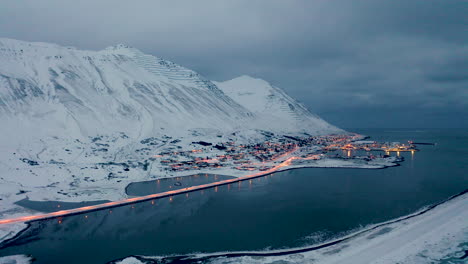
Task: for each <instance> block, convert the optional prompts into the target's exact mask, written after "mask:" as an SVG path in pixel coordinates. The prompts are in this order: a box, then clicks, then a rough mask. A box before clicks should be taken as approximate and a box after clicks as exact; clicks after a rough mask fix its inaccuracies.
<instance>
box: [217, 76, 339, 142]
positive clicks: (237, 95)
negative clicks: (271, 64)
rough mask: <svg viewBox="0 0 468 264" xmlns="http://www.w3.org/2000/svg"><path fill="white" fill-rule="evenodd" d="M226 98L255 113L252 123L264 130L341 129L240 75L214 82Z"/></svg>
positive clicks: (275, 89) (315, 131)
mask: <svg viewBox="0 0 468 264" xmlns="http://www.w3.org/2000/svg"><path fill="white" fill-rule="evenodd" d="M215 84H216V85H217V86H218V87H219V88H221V90H223V91H224V93H226V94H227V95H228V96H229V97H231V98H232V99H234V100H235V101H236V102H238V103H239V104H240V105H242V106H244V107H245V108H247V109H248V110H249V111H251V112H252V113H253V114H254V115H255V116H256V125H257V126H258V127H262V128H264V129H266V130H272V131H284V132H290V133H294V132H305V133H311V134H327V133H337V132H343V131H342V130H340V129H338V128H336V127H335V126H332V125H330V124H329V123H327V122H326V121H324V120H323V119H321V118H320V117H318V116H317V115H314V114H312V113H310V112H309V110H307V108H306V107H305V106H303V105H302V104H300V103H298V102H297V101H296V100H294V99H293V98H291V97H290V96H288V95H287V94H286V93H285V92H284V91H282V90H281V89H280V88H278V87H275V86H272V85H271V84H269V83H268V82H266V81H264V80H261V79H256V78H252V77H250V76H246V75H244V76H241V77H238V78H235V79H232V80H229V81H225V82H215Z"/></svg>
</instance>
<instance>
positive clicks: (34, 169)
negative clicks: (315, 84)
mask: <svg viewBox="0 0 468 264" xmlns="http://www.w3.org/2000/svg"><path fill="white" fill-rule="evenodd" d="M0 124H1V128H0V149H1V151H0V200H1V201H2V202H1V203H0V215H3V214H8V215H15V214H20V215H24V214H25V211H24V210H25V209H24V208H21V207H19V206H18V205H15V204H14V203H15V202H17V201H19V200H21V199H25V198H28V199H31V200H39V201H41V200H56V201H92V200H102V199H108V200H118V199H122V198H124V197H125V196H126V195H125V186H127V185H128V184H129V183H131V182H135V181H142V180H148V179H153V178H159V177H174V176H181V175H190V174H195V173H199V172H205V173H211V172H216V173H220V174H227V175H235V176H241V175H245V174H247V173H248V172H247V170H249V171H250V170H254V169H255V170H256V171H257V172H258V171H260V170H266V169H268V168H266V167H265V166H266V165H265V164H263V163H259V164H260V165H259V166H257V167H255V168H248V167H242V166H240V163H239V162H240V161H239V159H241V158H242V159H244V160H245V162H253V161H254V160H253V159H254V157H253V156H252V155H257V154H258V152H259V150H258V149H255V151H253V150H251V151H250V152H246V153H237V154H236V156H235V159H236V160H234V159H232V158H231V157H230V159H227V158H226V157H225V156H226V155H229V156H232V155H233V154H234V153H232V152H233V151H234V149H237V150H238V151H241V150H245V149H246V146H255V145H257V148H258V146H259V144H264V143H265V144H268V145H264V149H265V151H267V152H268V153H266V152H265V153H263V154H258V155H270V156H271V157H270V156H268V157H267V156H261V157H260V156H259V157H257V158H259V159H262V160H263V159H267V158H279V159H284V158H286V157H287V155H289V153H291V151H294V150H295V149H294V144H293V143H292V142H290V141H291V140H294V139H291V138H289V139H285V138H284V135H286V134H289V135H290V136H291V135H293V134H297V135H299V136H303V137H304V138H308V137H310V136H311V135H324V134H333V133H341V132H343V131H341V130H339V129H337V128H335V127H333V126H331V125H329V124H328V123H326V122H325V121H323V120H321V119H320V118H318V117H316V116H314V115H312V114H311V113H309V112H308V111H307V109H305V108H304V107H303V106H301V105H300V104H298V103H297V102H296V101H294V100H293V99H292V98H290V97H289V96H287V95H286V94H285V93H284V92H282V91H281V90H280V89H278V88H276V87H272V86H270V85H269V84H268V83H266V82H265V81H262V80H258V79H253V78H250V77H240V78H237V79H234V80H231V81H227V82H224V83H218V84H216V83H214V82H211V81H209V80H207V79H205V78H203V77H202V76H200V75H199V74H197V73H196V72H194V71H192V70H189V69H186V68H184V67H182V66H179V65H177V64H175V63H172V62H170V61H166V60H163V59H161V58H158V57H155V56H152V55H147V54H144V53H143V52H141V51H139V50H137V49H134V48H130V47H127V46H124V45H117V46H113V47H109V48H106V49H104V50H101V51H86V50H78V49H76V48H71V47H61V46H58V45H54V44H48V43H29V42H23V41H17V40H12V39H1V38H0ZM310 140H311V141H310V142H312V141H313V139H310ZM272 146H274V147H272ZM315 149H316V148H315V147H313V146H312V147H309V148H306V150H310V151H312V150H315ZM252 153H253V154H252ZM304 153H305V152H304ZM280 154H283V155H280ZM304 155H305V154H304ZM207 156H211V157H212V158H213V160H218V158H219V157H221V159H222V160H225V161H223V162H224V163H223V164H208V165H209V166H208V165H207V164H204V165H203V166H204V167H203V168H202V167H199V166H197V164H195V163H196V162H200V161H201V160H206V159H207ZM218 156H219V157H218ZM176 159H178V160H176ZM190 159H193V160H195V161H191V160H190ZM251 159H252V160H251ZM179 161H180V162H185V163H184V164H185V165H187V164H186V163H187V162H188V163H190V162H191V165H190V166H185V165H184V166H185V167H184V166H181V165H177V162H179ZM218 162H220V161H219V160H218ZM274 162H275V161H274V160H272V161H271V164H270V165H271V166H273V165H274ZM246 164H247V163H246ZM249 164H250V163H248V164H247V165H246V166H249ZM186 169H187V170H186Z"/></svg>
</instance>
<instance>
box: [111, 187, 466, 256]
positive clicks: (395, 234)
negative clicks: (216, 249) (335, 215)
mask: <svg viewBox="0 0 468 264" xmlns="http://www.w3.org/2000/svg"><path fill="white" fill-rule="evenodd" d="M467 205H468V193H465V194H463V195H461V196H458V197H456V198H454V199H452V200H450V201H448V202H445V203H442V204H439V205H438V206H436V207H435V208H433V209H430V210H428V211H426V212H424V210H423V211H421V212H416V213H414V214H412V215H409V216H405V217H401V218H398V219H395V220H391V221H388V222H386V223H382V224H378V225H373V226H369V227H367V228H364V229H363V230H360V231H358V232H357V233H353V234H349V235H348V236H346V237H345V238H346V239H345V240H343V241H341V242H339V243H336V244H334V245H330V246H326V247H323V248H320V249H314V250H310V251H305V252H301V253H289V254H288V253H287V252H288V251H293V250H296V249H285V250H284V252H283V251H281V250H279V251H271V252H246V254H248V253H262V254H264V255H267V256H254V257H249V256H244V257H231V258H227V257H226V256H223V255H225V254H229V253H236V252H226V253H215V254H212V255H210V254H197V255H192V256H186V257H182V259H189V260H191V261H192V262H193V263H213V264H217V263H219V264H221V263H223V264H229V263H246V264H250V263H257V264H267V263H270V264H271V263H290V264H293V263H294V264H299V263H301V264H302V263H321V264H338V263H350V264H355V263H359V264H370V263H373V264H394V263H405V264H409V263H411V264H426V263H466V257H465V258H464V259H462V258H463V257H464V255H465V254H466V253H465V251H466V250H468V245H467V244H466V238H467V237H468V226H467V223H466V219H468V210H466V207H467ZM420 213H422V214H420ZM341 239H342V238H341ZM317 246H319V245H317ZM274 253H282V254H281V255H280V256H268V255H269V254H274ZM283 253H284V254H283ZM171 259H177V257H140V256H137V257H128V258H125V259H123V260H118V261H115V262H112V263H115V264H140V263H171V261H170V260H171ZM192 262H188V261H187V262H184V263H192ZM174 263H176V262H174Z"/></svg>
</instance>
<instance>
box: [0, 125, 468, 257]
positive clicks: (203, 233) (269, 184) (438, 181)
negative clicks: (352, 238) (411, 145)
mask: <svg viewBox="0 0 468 264" xmlns="http://www.w3.org/2000/svg"><path fill="white" fill-rule="evenodd" d="M355 132H358V133H362V134H366V135H369V136H371V139H372V140H383V141H401V142H406V141H407V140H413V141H415V142H434V143H437V145H435V146H426V145H421V146H419V148H420V149H421V151H420V152H416V153H415V154H414V155H412V154H411V153H402V154H401V155H402V156H404V157H405V159H406V160H405V161H404V162H403V163H401V166H398V167H392V168H387V169H380V170H365V169H323V168H322V169H321V168H311V169H298V170H290V171H285V172H281V173H275V174H273V175H268V176H265V177H261V178H258V179H255V180H252V181H250V182H249V181H245V182H242V183H241V184H240V186H239V185H238V184H237V183H236V184H232V185H229V186H220V187H218V188H216V189H214V188H213V189H210V190H204V191H198V192H193V193H190V194H188V197H187V196H186V195H185V194H182V195H178V196H174V197H173V199H172V200H170V199H169V198H164V199H159V200H154V202H151V201H146V202H144V203H139V204H134V205H129V206H123V207H119V208H112V209H111V210H103V211H97V212H91V213H88V214H86V215H76V216H69V217H64V218H62V219H60V221H59V219H54V220H47V221H40V222H33V223H31V227H30V228H29V229H28V230H27V231H25V232H23V233H22V234H21V235H20V236H19V237H18V238H17V239H16V240H14V241H12V242H11V243H10V244H7V245H5V246H6V247H3V248H2V249H0V256H5V255H12V254H31V255H32V256H33V257H35V258H36V259H37V262H35V263H80V264H81V263H106V262H108V261H111V260H114V259H117V258H122V257H125V256H128V255H150V256H151V255H153V256H154V255H169V254H177V255H178V254H188V253H193V252H219V251H237V250H262V249H279V248H290V247H297V246H304V245H310V244H313V243H316V242H319V241H323V240H326V239H330V238H334V237H338V236H340V235H343V234H345V233H346V232H350V231H351V230H356V229H358V228H362V227H364V226H366V225H369V224H372V223H378V222H382V221H386V220H389V219H392V218H396V217H399V216H402V215H406V214H409V213H411V212H414V211H416V210H418V209H420V208H421V207H423V206H426V205H429V204H432V203H436V202H439V201H441V200H444V199H446V198H448V197H450V196H452V195H454V194H457V193H459V192H461V191H463V190H465V189H467V188H468V173H467V171H468V170H467V169H468V155H467V149H468V131H467V130H414V129H412V130H398V129H375V130H357V131H355ZM211 177H213V176H211ZM132 188H135V186H133V187H132ZM133 191H141V192H143V191H144V190H138V188H137V189H134V190H133ZM65 259H66V261H65V262H64V260H65Z"/></svg>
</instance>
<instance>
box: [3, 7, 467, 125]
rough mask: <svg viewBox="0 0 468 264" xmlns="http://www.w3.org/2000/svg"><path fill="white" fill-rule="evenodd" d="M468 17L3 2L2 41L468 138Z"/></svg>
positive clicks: (408, 11)
mask: <svg viewBox="0 0 468 264" xmlns="http://www.w3.org/2000/svg"><path fill="white" fill-rule="evenodd" d="M466 13H468V5H467V4H466V1H463V0H445V1H438V0H412V1H408V0H358V1H345V0H342V1H328V0H316V1H280V0H270V1H258V0H249V1H247V0H244V1H218V0H212V1H179V0H173V1H149V0H148V1H136V2H135V1H132V2H130V1H116V0H101V1H90V0H87V1H85V0H83V1H65V0H43V1H16V0H6V1H5V0H4V1H2V2H1V3H0V36H1V37H11V38H17V39H22V40H27V41H46V42H55V43H58V44H62V45H71V46H77V47H79V48H86V49H102V48H104V47H106V46H109V45H114V44H116V43H125V44H128V45H131V46H134V47H137V48H139V49H141V50H143V51H144V52H147V53H151V54H154V55H156V56H160V57H163V58H167V59H170V60H173V61H175V62H177V63H179V64H182V65H184V66H186V67H189V68H192V69H194V70H196V71H198V72H200V73H201V74H203V75H205V76H207V77H208V78H211V79H214V80H225V79H230V78H233V77H236V76H238V75H241V74H249V75H253V76H256V77H260V78H263V79H265V80H268V81H270V82H272V83H273V84H274V85H277V86H279V87H281V88H283V89H285V90H286V91H287V92H289V93H290V94H291V95H292V96H293V97H295V98H299V99H300V100H301V101H302V102H303V103H304V104H305V105H307V106H308V107H309V108H310V109H311V110H312V111H313V112H316V113H318V114H320V115H322V116H323V117H324V118H325V119H329V120H330V121H332V122H334V123H336V124H337V125H338V126H349V120H353V119H354V120H355V123H353V126H356V127H359V126H371V125H370V124H371V123H372V124H376V125H375V126H377V125H382V124H384V123H385V122H384V121H379V122H376V117H377V116H379V117H381V118H382V119H383V120H385V119H387V120H392V122H390V123H391V124H392V126H419V125H427V124H430V123H431V122H430V116H432V117H433V122H434V124H430V126H438V125H439V126H444V127H445V126H462V127H468V121H466V120H467V118H466V117H465V118H463V116H466V115H467V114H468V113H467V109H468V105H467V104H468V92H467V88H466V87H468V80H467V78H468V76H467V73H468V67H467V66H468V34H466V25H467V24H468V16H466ZM377 113H378V114H377ZM356 116H359V118H355V117H356ZM408 116H412V117H413V118H412V119H411V120H426V121H425V122H420V123H417V122H410V119H408ZM399 120H401V121H399Z"/></svg>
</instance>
